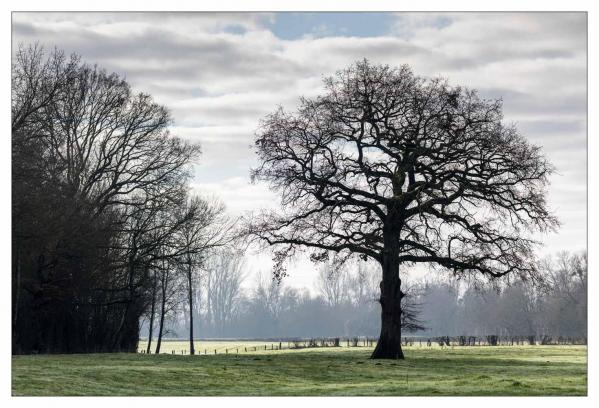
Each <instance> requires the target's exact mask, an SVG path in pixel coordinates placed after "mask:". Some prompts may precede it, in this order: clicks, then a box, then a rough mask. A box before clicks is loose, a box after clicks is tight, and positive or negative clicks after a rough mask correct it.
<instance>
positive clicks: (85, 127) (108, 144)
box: [12, 46, 199, 353]
mask: <svg viewBox="0 0 599 408" xmlns="http://www.w3.org/2000/svg"><path fill="white" fill-rule="evenodd" d="M170 122H171V118H170V116H169V113H168V111H167V109H166V108H165V107H163V106H161V105H158V104H156V103H155V102H153V101H152V99H151V97H150V96H149V95H146V94H142V93H140V94H134V93H133V92H132V91H131V89H130V87H129V85H128V84H127V83H126V82H125V81H124V80H123V79H122V78H120V77H119V76H118V75H116V74H109V73H107V72H106V71H104V70H102V69H99V68H98V67H95V66H89V65H86V64H83V63H81V62H80V60H79V58H78V57H77V56H71V57H70V58H67V57H66V56H65V55H64V53H62V52H61V51H58V50H55V51H53V52H51V53H50V54H49V55H46V54H45V53H44V51H43V50H42V49H41V48H40V47H38V46H32V47H27V48H25V47H21V48H19V50H18V51H17V53H16V56H15V58H14V60H13V66H12V219H13V224H12V243H13V245H12V247H13V267H12V278H13V279H12V294H13V296H12V299H13V305H12V339H13V353H21V352H22V353H27V352H88V351H118V350H122V351H132V350H135V349H136V347H137V341H138V331H139V327H138V326H139V318H140V315H141V314H142V313H143V312H144V311H145V309H146V308H147V306H148V304H149V300H148V299H149V296H150V293H151V290H152V287H153V279H150V276H151V273H150V272H151V271H152V270H153V269H155V268H156V267H157V264H158V263H159V262H160V261H163V260H164V259H165V258H169V257H170V258H172V257H174V256H181V255H183V254H184V253H185V248H183V247H182V246H181V245H178V244H177V242H175V237H176V235H177V233H179V231H181V229H182V227H183V226H184V225H186V223H188V222H189V221H190V219H191V218H192V217H191V216H190V215H189V214H186V213H182V212H177V211H173V210H172V209H173V208H178V206H181V205H182V203H184V202H185V200H186V185H185V183H186V181H187V179H188V177H189V164H190V162H191V161H192V160H193V159H194V158H195V157H197V155H198V154H199V148H198V147H197V146H195V145H190V144H187V143H185V142H183V141H182V140H181V139H179V138H177V137H173V136H171V135H169V132H168V126H169V124H170Z"/></svg>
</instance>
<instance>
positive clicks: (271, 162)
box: [250, 60, 558, 358]
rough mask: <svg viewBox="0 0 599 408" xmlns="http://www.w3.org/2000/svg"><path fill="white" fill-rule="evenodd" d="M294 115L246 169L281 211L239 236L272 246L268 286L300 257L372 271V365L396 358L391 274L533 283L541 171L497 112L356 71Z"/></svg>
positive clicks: (414, 80) (541, 226) (264, 140)
mask: <svg viewBox="0 0 599 408" xmlns="http://www.w3.org/2000/svg"><path fill="white" fill-rule="evenodd" d="M325 88H326V92H325V93H324V94H323V95H322V96H319V97H317V98H313V99H305V98H302V99H301V100H300V102H301V103H300V107H299V108H298V110H297V112H295V113H288V112H286V111H284V110H283V109H282V108H280V109H278V110H277V111H275V112H274V113H272V114H270V115H268V116H267V117H266V118H265V119H264V120H263V122H262V125H261V127H260V129H259V130H258V132H257V136H256V140H255V144H256V148H257V154H258V157H259V159H260V162H261V164H260V165H259V166H258V167H257V168H255V169H253V170H252V176H253V178H254V179H255V180H259V181H266V182H268V183H269V184H270V186H271V187H272V188H273V189H274V190H275V191H278V192H279V193H280V195H281V198H282V207H283V210H282V211H278V212H272V213H266V212H265V213H262V214H261V215H259V216H256V217H255V218H254V219H252V220H251V222H250V232H251V233H252V234H254V235H255V236H257V237H259V238H260V239H261V240H263V242H266V243H267V244H270V245H277V246H278V247H279V248H278V250H277V252H276V257H275V261H276V266H277V268H276V271H275V273H276V274H284V273H285V270H284V260H285V258H286V257H287V256H290V255H292V254H293V253H295V252H296V251H297V250H298V249H300V248H308V249H312V255H311V256H312V259H313V260H322V259H326V257H327V253H330V252H333V253H336V254H337V255H336V256H341V257H343V256H349V255H352V254H354V255H359V256H361V257H369V258H372V259H374V260H376V261H378V262H379V263H380V265H381V267H382V274H383V275H382V276H383V277H382V281H381V284H380V290H381V293H380V303H381V307H382V325H381V333H380V337H379V341H378V345H377V347H376V349H375V351H374V353H373V354H372V357H373V358H403V353H402V350H401V320H402V318H401V315H402V310H401V300H402V298H403V297H404V293H403V292H402V290H401V280H400V277H399V269H400V266H401V265H409V264H414V263H420V262H424V263H429V264H432V265H437V266H439V267H442V268H446V269H449V270H452V271H453V272H454V273H455V274H465V273H471V274H482V275H485V276H487V277H490V278H495V277H501V276H504V275H507V274H517V275H520V276H522V277H534V276H535V274H536V273H537V267H536V263H535V259H534V256H533V255H534V253H533V250H534V247H535V244H536V242H535V241H534V240H533V239H531V238H530V236H531V235H530V233H531V232H533V231H546V230H548V229H553V228H555V227H556V226H557V225H558V222H557V220H556V218H554V217H553V216H552V215H551V214H550V213H549V211H548V209H547V204H546V199H545V195H546V192H545V190H546V186H547V184H548V176H549V175H550V174H551V172H552V166H551V165H550V163H548V161H547V160H546V158H545V157H544V156H543V155H542V153H541V151H540V148H539V147H536V146H534V145H531V144H529V143H528V142H527V141H526V139H525V138H524V137H523V136H521V135H520V134H519V133H518V131H517V129H516V128H515V127H514V126H511V125H506V124H504V123H503V122H502V105H501V101H489V100H484V99H481V98H480V97H479V96H478V94H477V93H476V91H473V90H469V89H466V88H462V87H454V86H450V85H449V84H448V83H447V81H445V80H442V79H425V78H421V77H418V76H416V75H414V74H413V73H412V71H411V70H410V68H409V67H408V66H402V67H399V68H391V67H388V66H380V65H372V64H370V63H369V62H368V61H366V60H364V61H362V62H358V63H356V64H354V65H353V66H351V67H349V68H348V69H346V70H344V71H341V72H338V73H337V74H336V75H335V76H333V77H330V78H327V79H326V80H325Z"/></svg>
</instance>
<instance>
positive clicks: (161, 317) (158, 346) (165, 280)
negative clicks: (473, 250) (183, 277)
mask: <svg viewBox="0 0 599 408" xmlns="http://www.w3.org/2000/svg"><path fill="white" fill-rule="evenodd" d="M164 273H166V272H164ZM167 282H168V278H166V277H165V275H163V278H162V307H161V308H160V325H159V326H158V341H157V342H156V351H155V353H156V354H159V353H160V346H161V345H162V330H163V329H164V315H165V314H166V284H167Z"/></svg>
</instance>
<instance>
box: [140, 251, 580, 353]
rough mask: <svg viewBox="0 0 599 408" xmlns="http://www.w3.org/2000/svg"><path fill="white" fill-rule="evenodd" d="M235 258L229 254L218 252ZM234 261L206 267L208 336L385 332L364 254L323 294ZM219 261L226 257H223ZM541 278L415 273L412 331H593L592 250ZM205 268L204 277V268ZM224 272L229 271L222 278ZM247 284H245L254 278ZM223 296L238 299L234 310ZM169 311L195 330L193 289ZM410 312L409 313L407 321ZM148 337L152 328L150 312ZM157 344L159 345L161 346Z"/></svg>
mask: <svg viewBox="0 0 599 408" xmlns="http://www.w3.org/2000/svg"><path fill="white" fill-rule="evenodd" d="M219 258H222V259H231V254H227V253H221V255H220V256H217V257H216V258H215V259H219ZM234 259H235V260H234V261H233V262H230V264H229V265H230V267H229V270H228V271H227V273H224V274H223V273H220V272H219V268H220V270H221V271H222V265H219V268H210V267H208V269H206V270H205V271H204V272H202V273H201V275H202V274H206V275H205V277H200V276H199V277H200V279H199V282H198V285H196V286H195V288H196V289H195V290H196V292H195V299H196V300H195V302H194V305H195V306H194V310H193V314H194V319H193V321H196V322H199V326H200V329H199V333H201V337H202V338H227V337H228V338H295V337H297V338H309V337H353V336H376V335H377V334H378V332H379V330H380V320H379V319H378V317H379V315H380V305H379V303H378V302H377V301H376V298H377V296H378V285H379V282H380V271H379V270H378V268H376V266H375V265H372V264H370V263H364V262H359V263H356V264H351V266H349V265H348V266H346V267H344V268H342V269H339V270H334V271H333V270H331V268H330V267H331V265H330V264H327V265H325V266H323V267H322V268H321V269H320V270H319V271H318V273H317V274H316V277H317V278H316V289H317V293H315V294H311V293H310V292H309V291H308V290H307V289H303V290H301V289H296V288H291V287H288V286H286V285H285V283H284V281H283V283H282V284H280V285H279V284H278V283H277V281H276V280H272V279H271V278H270V276H268V275H265V274H258V276H256V277H255V279H254V282H251V281H250V282H249V283H251V287H252V289H244V287H242V284H243V283H244V281H246V280H247V279H248V278H247V273H245V268H244V263H243V260H242V259H240V258H239V257H237V258H234ZM217 264H219V262H217ZM539 268H540V270H541V271H542V276H543V279H542V280H541V281H535V282H533V281H522V280H518V281H516V282H511V283H510V284H508V282H506V281H499V282H495V283H494V284H493V285H491V284H489V283H480V282H475V281H465V280H456V279H455V278H453V277H451V276H447V277H445V278H438V279H435V280H432V281H431V280H430V279H429V278H428V277H427V278H424V279H422V280H420V281H412V282H409V281H407V280H406V281H405V282H406V288H407V289H406V292H407V293H408V294H409V296H407V299H408V300H409V301H408V302H407V303H406V305H405V308H404V310H409V311H411V314H410V315H409V316H408V317H409V318H408V319H404V321H405V326H404V327H405V330H406V332H408V333H411V334H412V335H415V336H424V337H430V338H432V337H437V336H462V335H463V336H487V335H499V336H536V338H537V340H540V339H542V338H543V337H544V336H549V337H552V338H557V337H559V336H563V337H580V338H583V337H586V336H587V258H586V253H575V254H571V253H565V252H564V253H560V254H558V255H557V256H555V257H554V258H548V259H546V260H544V261H543V262H542V264H541V266H540V267H539ZM202 276H203V275H202ZM215 276H221V278H220V279H218V280H217V281H215V280H214V279H215V278H214V277H215ZM244 286H245V285H244ZM215 304H228V305H230V308H229V309H228V310H229V313H228V314H226V315H225V314H222V313H218V312H216V310H217V309H215V306H214V305H215ZM173 305H174V307H173V308H172V309H171V310H170V312H169V314H168V315H167V321H168V333H167V336H168V337H171V338H180V337H183V336H184V335H185V334H186V333H187V331H188V322H189V321H190V319H189V317H188V313H189V309H188V307H187V306H188V303H187V302H186V301H185V299H184V298H183V297H180V298H179V301H178V302H174V303H173ZM406 320H407V321H406ZM142 336H143V337H146V336H148V323H147V319H146V320H145V321H144V324H143V327H142ZM151 351H152V352H155V348H154V349H152V350H151Z"/></svg>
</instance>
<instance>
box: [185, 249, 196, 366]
mask: <svg viewBox="0 0 599 408" xmlns="http://www.w3.org/2000/svg"><path fill="white" fill-rule="evenodd" d="M187 267H188V269H187V283H188V288H187V289H188V297H189V354H190V355H192V356H193V355H194V354H195V348H194V345H193V286H192V284H193V280H192V276H191V275H192V273H191V272H192V270H191V259H188V265H187Z"/></svg>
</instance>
